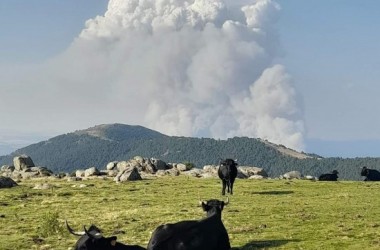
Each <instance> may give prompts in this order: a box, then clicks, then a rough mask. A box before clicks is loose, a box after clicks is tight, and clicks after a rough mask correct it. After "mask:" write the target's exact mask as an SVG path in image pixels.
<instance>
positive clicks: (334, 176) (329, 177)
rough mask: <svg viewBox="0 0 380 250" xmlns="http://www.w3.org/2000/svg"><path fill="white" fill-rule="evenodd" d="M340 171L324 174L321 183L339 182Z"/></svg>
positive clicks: (321, 176) (320, 178) (320, 177)
mask: <svg viewBox="0 0 380 250" xmlns="http://www.w3.org/2000/svg"><path fill="white" fill-rule="evenodd" d="M338 174H339V173H338V171H336V170H334V171H332V173H331V174H322V175H320V176H319V178H318V179H319V180H320V181H337V180H338Z"/></svg>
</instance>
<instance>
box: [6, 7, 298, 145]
mask: <svg viewBox="0 0 380 250" xmlns="http://www.w3.org/2000/svg"><path fill="white" fill-rule="evenodd" d="M243 2H244V4H243ZM279 10H280V7H279V5H278V4H277V3H276V2H274V1H271V0H258V1H255V0H252V1H240V3H239V1H233V0H226V1H222V0H110V1H109V5H108V10H107V11H106V13H105V14H104V16H97V17H95V18H93V19H90V20H88V21H87V22H86V24H85V28H84V29H83V31H82V32H81V33H80V34H79V36H78V37H77V38H76V39H75V40H74V41H73V43H72V44H71V45H70V47H69V48H68V49H67V51H65V52H64V53H62V54H61V55H59V56H57V57H55V58H54V59H52V60H50V61H49V62H46V63H45V64H44V65H40V66H37V67H35V68H33V69H32V70H31V69H29V70H28V73H27V74H26V77H23V78H22V79H20V77H18V79H19V83H18V86H19V87H21V88H22V87H24V86H27V85H32V86H33V89H34V90H36V92H38V94H34V95H33V97H32V98H33V99H34V100H33V101H31V102H29V104H28V106H29V105H31V106H29V107H33V108H32V109H33V110H34V111H31V112H30V113H31V116H32V115H33V116H34V118H39V119H44V121H45V122H44V123H43V124H44V126H45V127H49V126H58V125H57V124H55V123H57V122H58V123H60V124H66V128H71V127H73V128H74V127H75V129H78V126H82V125H83V126H87V123H88V122H91V123H92V125H95V124H99V123H112V122H125V123H128V124H140V125H143V126H146V127H149V128H151V129H155V130H158V131H160V132H162V133H165V134H169V135H182V136H202V137H214V138H221V139H225V138H228V137H233V136H248V137H259V138H262V139H267V140H269V141H272V142H274V143H279V144H283V145H286V146H288V147H291V148H294V149H298V150H300V149H302V148H303V133H304V128H303V127H304V125H303V120H302V112H301V110H300V109H299V108H298V106H297V94H296V92H295V89H294V88H293V86H292V84H291V77H290V76H289V75H288V74H287V73H286V69H285V68H284V67H283V66H282V65H276V64H274V60H275V59H276V57H277V56H278V55H279V53H280V47H279V43H278V41H279V40H278V37H277V33H276V30H275V28H274V24H275V22H276V20H277V18H278V12H279ZM12 81H14V80H12ZM12 81H11V82H12ZM10 86H11V85H8V87H10ZM12 86H16V85H14V82H13V83H12ZM19 94H20V93H19ZM14 97H15V96H14ZM0 109H1V108H0ZM36 110H38V111H36ZM46 116H48V119H46ZM40 125H41V124H40ZM40 125H36V127H39V126H40ZM31 126H33V125H31Z"/></svg>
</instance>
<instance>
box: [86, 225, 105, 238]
mask: <svg viewBox="0 0 380 250" xmlns="http://www.w3.org/2000/svg"><path fill="white" fill-rule="evenodd" d="M83 228H84V232H85V234H86V235H87V236H88V237H90V238H92V239H98V238H100V237H102V235H101V234H100V233H96V234H92V233H90V232H89V231H87V229H86V226H83Z"/></svg>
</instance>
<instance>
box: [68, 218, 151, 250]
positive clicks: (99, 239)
mask: <svg viewBox="0 0 380 250" xmlns="http://www.w3.org/2000/svg"><path fill="white" fill-rule="evenodd" d="M66 227H67V230H69V232H70V233H71V234H73V235H76V236H81V237H80V238H79V239H78V241H77V243H76V244H75V247H74V250H145V248H143V247H140V246H137V245H132V246H128V245H124V244H122V243H119V242H117V241H116V239H117V237H116V236H111V237H103V236H102V234H101V230H100V229H99V228H98V227H96V226H95V225H91V226H90V228H89V229H88V230H87V229H86V227H84V232H75V231H74V230H73V229H72V228H71V227H70V226H69V224H68V223H67V221H66Z"/></svg>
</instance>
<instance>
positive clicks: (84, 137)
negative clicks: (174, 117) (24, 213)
mask: <svg viewBox="0 0 380 250" xmlns="http://www.w3.org/2000/svg"><path fill="white" fill-rule="evenodd" d="M21 154H26V155H29V156H30V157H31V158H32V159H33V161H34V163H35V164H36V165H38V166H44V167H47V168H49V169H51V170H52V171H54V172H72V171H74V170H76V169H85V168H88V167H97V168H98V169H104V168H105V166H106V164H107V163H109V162H111V161H121V160H128V159H130V158H132V157H134V156H136V155H139V156H142V157H147V158H158V159H161V160H163V161H166V162H191V163H193V164H195V165H196V166H197V167H201V168H202V167H203V166H204V165H209V164H218V162H219V160H220V159H221V158H233V159H237V160H238V163H239V165H248V166H257V167H262V168H264V169H265V170H266V171H267V173H268V174H269V175H270V176H271V177H278V176H279V175H280V174H283V173H285V172H288V171H292V170H298V171H300V172H301V173H303V174H305V175H306V174H307V175H315V176H318V175H319V174H321V173H326V172H331V171H332V170H333V169H337V170H338V171H339V173H340V175H339V177H340V179H352V180H359V179H360V178H361V177H360V175H359V174H358V169H359V167H360V166H363V165H367V166H368V167H373V166H379V165H380V158H355V159H342V158H322V157H320V156H318V155H315V154H306V153H303V152H297V151H295V150H292V149H289V148H286V147H285V146H283V145H277V144H274V143H271V142H269V141H266V140H261V139H256V138H247V137H234V138H229V139H227V140H215V139H211V138H192V137H178V136H167V135H164V134H161V133H159V132H157V131H154V130H151V129H148V128H145V127H143V126H138V125H134V126H132V125H125V124H102V125H97V126H94V127H91V128H88V129H84V130H77V131H75V132H72V133H67V134H63V135H59V136H56V137H53V138H51V139H49V140H46V141H41V142H39V143H36V144H32V145H29V146H27V147H24V148H21V149H18V150H16V151H15V152H13V153H12V154H10V155H6V156H2V157H0V166H1V165H12V164H13V157H14V156H17V155H21Z"/></svg>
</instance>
